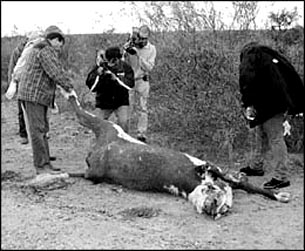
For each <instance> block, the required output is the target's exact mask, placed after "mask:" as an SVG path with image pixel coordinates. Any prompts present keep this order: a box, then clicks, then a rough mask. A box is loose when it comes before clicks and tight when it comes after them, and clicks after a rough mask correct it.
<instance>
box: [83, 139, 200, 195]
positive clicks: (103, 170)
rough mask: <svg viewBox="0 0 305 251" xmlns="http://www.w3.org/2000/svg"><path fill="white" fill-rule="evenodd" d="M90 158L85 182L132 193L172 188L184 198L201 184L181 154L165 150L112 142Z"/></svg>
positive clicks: (192, 166)
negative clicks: (110, 185)
mask: <svg viewBox="0 0 305 251" xmlns="http://www.w3.org/2000/svg"><path fill="white" fill-rule="evenodd" d="M91 155H92V156H91V159H92V160H95V162H94V161H92V163H89V165H90V166H89V169H88V170H87V178H89V179H94V180H106V181H110V182H113V183H116V184H121V185H123V186H125V187H127V188H131V189H136V190H150V191H168V190H169V187H172V188H177V189H178V190H179V192H180V193H181V192H185V193H187V194H188V193H190V192H191V191H192V190H193V189H194V188H195V187H196V186H197V185H198V184H200V182H201V180H200V178H199V177H198V176H197V175H196V172H195V170H194V167H195V165H194V163H193V162H192V161H191V160H190V159H189V158H188V157H187V156H186V155H185V154H183V153H181V152H176V151H172V150H169V149H165V148H160V147H152V146H149V145H140V144H133V143H122V142H113V143H111V144H109V145H107V146H105V147H104V148H103V149H102V150H99V149H98V150H96V151H94V152H93V153H92V154H91ZM94 155H96V156H94ZM97 159H98V161H96V160H97ZM89 162H90V160H89ZM93 162H94V163H93Z"/></svg>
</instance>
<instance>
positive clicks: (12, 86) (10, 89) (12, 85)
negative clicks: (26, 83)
mask: <svg viewBox="0 0 305 251" xmlns="http://www.w3.org/2000/svg"><path fill="white" fill-rule="evenodd" d="M16 91H17V83H16V82H15V81H14V80H12V81H11V82H10V85H9V87H8V89H7V91H6V93H5V97H6V98H7V99H12V98H13V97H14V96H15V93H16Z"/></svg>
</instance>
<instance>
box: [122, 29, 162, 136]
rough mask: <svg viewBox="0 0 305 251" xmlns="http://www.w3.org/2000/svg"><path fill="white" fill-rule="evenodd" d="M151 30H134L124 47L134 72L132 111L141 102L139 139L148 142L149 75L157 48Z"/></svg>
mask: <svg viewBox="0 0 305 251" xmlns="http://www.w3.org/2000/svg"><path fill="white" fill-rule="evenodd" d="M149 35H150V29H149V28H148V26H146V25H143V26H141V27H140V28H139V29H138V28H133V34H132V36H131V38H130V40H129V41H128V42H127V43H126V44H125V45H124V49H125V54H124V59H125V61H126V62H127V63H128V64H129V65H131V67H132V69H133V70H134V76H135V87H134V88H133V89H132V90H131V91H130V93H129V94H130V97H129V99H130V105H131V111H133V110H135V104H136V102H139V116H138V123H137V138H138V139H139V140H141V141H143V142H146V132H147V127H148V110H147V100H148V97H149V88H150V85H149V73H150V72H151V70H152V69H153V67H154V65H155V59H156V54H157V51H156V47H155V46H154V45H152V44H151V43H150V42H149V41H148V38H149Z"/></svg>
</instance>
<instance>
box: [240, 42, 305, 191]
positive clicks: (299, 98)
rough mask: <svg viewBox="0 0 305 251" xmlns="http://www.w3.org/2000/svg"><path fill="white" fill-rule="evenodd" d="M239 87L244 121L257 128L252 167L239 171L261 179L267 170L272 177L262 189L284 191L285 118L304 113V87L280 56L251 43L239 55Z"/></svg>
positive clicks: (286, 160)
mask: <svg viewBox="0 0 305 251" xmlns="http://www.w3.org/2000/svg"><path fill="white" fill-rule="evenodd" d="M239 85H240V92H241V95H242V106H243V108H244V109H245V117H246V118H247V119H248V121H249V126H250V128H254V127H256V128H255V129H256V133H257V136H256V137H257V139H258V142H257V146H256V149H255V157H254V160H253V164H252V167H251V166H248V167H245V168H242V169H241V170H240V171H241V172H244V173H245V174H246V175H248V176H263V175H264V172H265V171H266V170H268V171H270V172H271V174H273V177H272V179H271V180H270V181H269V182H266V183H264V188H265V189H277V188H282V187H287V186H289V185H290V181H289V179H288V177H289V172H288V170H287V167H288V166H287V165H288V163H287V162H288V152H287V146H286V143H285V140H284V136H283V131H284V130H283V122H284V119H285V116H286V114H288V115H295V114H298V113H303V111H304V101H303V100H304V97H303V95H304V84H303V82H302V80H301V78H300V76H299V75H298V73H297V72H296V70H295V69H294V67H293V66H292V65H291V64H290V62H289V61H288V60H287V59H286V58H285V57H284V56H283V55H281V54H280V53H278V52H277V51H275V50H273V49H271V48H270V47H267V46H264V45H260V44H258V43H253V42H252V43H249V44H247V45H245V46H244V47H243V49H242V51H241V54H240V66H239ZM266 143H267V144H266ZM268 148H270V152H269V153H270V154H269V155H268V152H267V150H268Z"/></svg>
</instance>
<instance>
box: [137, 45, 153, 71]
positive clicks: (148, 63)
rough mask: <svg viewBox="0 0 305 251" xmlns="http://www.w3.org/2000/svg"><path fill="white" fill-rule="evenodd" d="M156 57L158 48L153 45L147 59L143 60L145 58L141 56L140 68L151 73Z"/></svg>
mask: <svg viewBox="0 0 305 251" xmlns="http://www.w3.org/2000/svg"><path fill="white" fill-rule="evenodd" d="M156 56H157V50H156V47H155V46H154V45H151V50H150V51H149V54H148V55H147V57H145V58H143V57H141V56H139V63H140V67H141V68H142V69H143V70H144V71H146V72H150V71H151V70H152V69H153V68H154V66H155V59H156Z"/></svg>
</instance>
